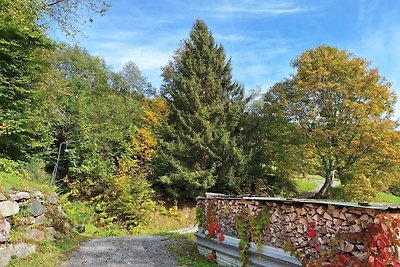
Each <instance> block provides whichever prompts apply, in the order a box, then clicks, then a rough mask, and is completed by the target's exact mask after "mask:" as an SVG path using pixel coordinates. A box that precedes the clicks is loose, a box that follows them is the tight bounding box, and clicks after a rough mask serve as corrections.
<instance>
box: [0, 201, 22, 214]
mask: <svg viewBox="0 0 400 267" xmlns="http://www.w3.org/2000/svg"><path fill="white" fill-rule="evenodd" d="M18 212H19V204H18V203H17V202H15V201H10V200H7V201H2V202H0V216H2V217H8V216H12V215H14V214H17V213H18Z"/></svg>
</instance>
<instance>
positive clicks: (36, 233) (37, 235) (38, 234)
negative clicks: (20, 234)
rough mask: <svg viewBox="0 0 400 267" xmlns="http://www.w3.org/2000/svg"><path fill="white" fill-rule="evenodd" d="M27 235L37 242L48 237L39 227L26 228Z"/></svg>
mask: <svg viewBox="0 0 400 267" xmlns="http://www.w3.org/2000/svg"><path fill="white" fill-rule="evenodd" d="M25 237H26V238H28V239H30V240H33V241H36V242H40V241H43V240H45V239H46V235H45V233H44V232H43V231H40V230H38V229H26V230H25Z"/></svg>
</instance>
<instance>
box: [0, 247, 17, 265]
mask: <svg viewBox="0 0 400 267" xmlns="http://www.w3.org/2000/svg"><path fill="white" fill-rule="evenodd" d="M14 255H15V250H14V248H13V246H12V245H11V246H8V247H4V248H0V267H5V266H7V264H8V263H9V262H10V260H11V257H12V256H14Z"/></svg>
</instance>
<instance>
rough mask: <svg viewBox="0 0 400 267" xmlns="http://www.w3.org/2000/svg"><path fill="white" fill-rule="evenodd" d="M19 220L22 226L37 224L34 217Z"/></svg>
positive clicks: (19, 218)
mask: <svg viewBox="0 0 400 267" xmlns="http://www.w3.org/2000/svg"><path fill="white" fill-rule="evenodd" d="M17 220H18V222H19V223H20V224H21V225H29V224H33V223H34V222H35V218H34V217H33V216H29V217H18V218H17Z"/></svg>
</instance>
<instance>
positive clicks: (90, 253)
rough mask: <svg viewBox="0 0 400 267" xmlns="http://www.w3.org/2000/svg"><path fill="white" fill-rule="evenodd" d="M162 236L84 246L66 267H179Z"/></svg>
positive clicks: (101, 240)
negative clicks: (166, 248) (166, 247)
mask: <svg viewBox="0 0 400 267" xmlns="http://www.w3.org/2000/svg"><path fill="white" fill-rule="evenodd" d="M168 242H170V241H168V240H165V239H164V238H163V237H160V236H130V237H106V238H96V239H92V240H90V241H88V242H85V243H83V244H81V245H80V247H79V249H78V250H77V251H74V252H72V253H71V254H70V258H69V260H68V261H67V262H64V263H62V264H61V266H62V267H78V266H79V267H80V266H84V267H103V266H107V267H122V266H132V267H145V266H146V267H159V266H160V267H161V266H166V267H167V266H168V267H175V266H176V267H178V266H180V265H179V264H178V263H177V262H176V261H175V259H174V258H173V256H171V255H170V254H168V252H167V251H166V250H165V247H164V246H165V245H166V244H167V243H168Z"/></svg>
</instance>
